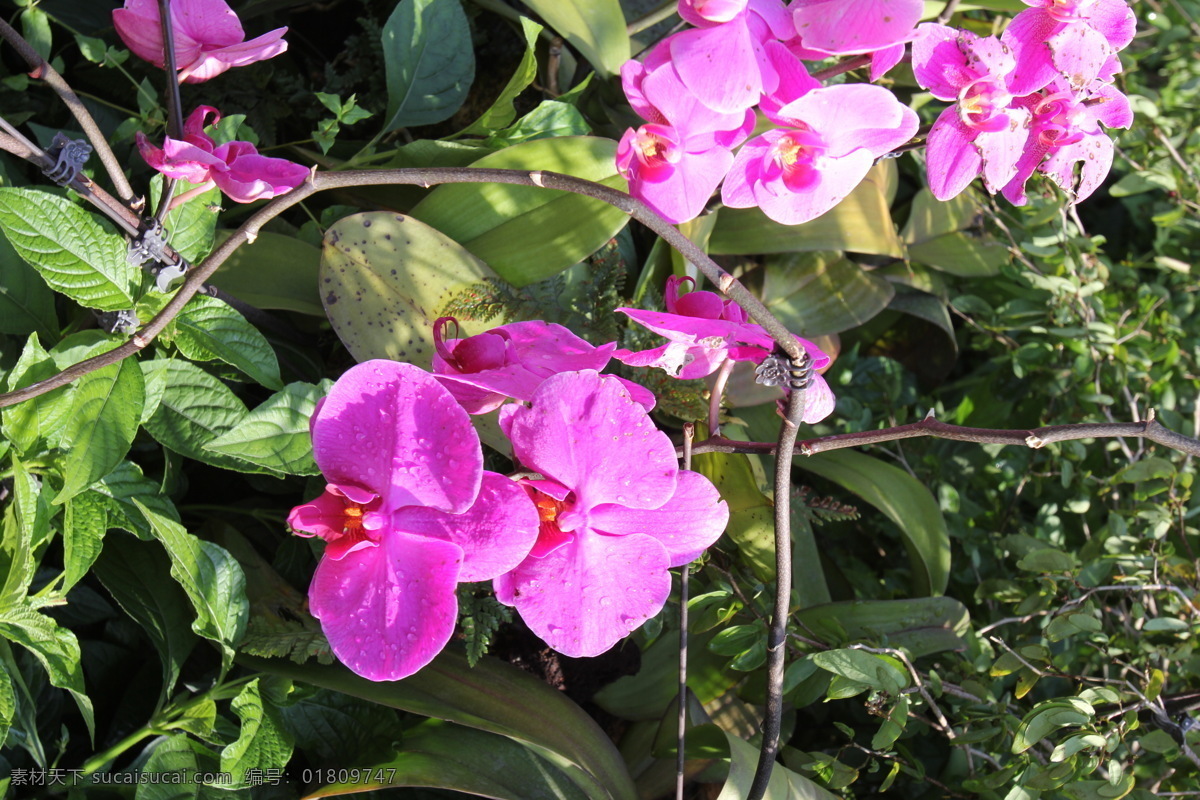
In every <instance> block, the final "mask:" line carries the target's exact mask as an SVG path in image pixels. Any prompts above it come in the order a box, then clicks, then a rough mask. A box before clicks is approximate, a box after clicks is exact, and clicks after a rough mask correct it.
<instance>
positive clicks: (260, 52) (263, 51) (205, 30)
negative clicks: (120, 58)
mask: <svg viewBox="0 0 1200 800" xmlns="http://www.w3.org/2000/svg"><path fill="white" fill-rule="evenodd" d="M113 25H115V26H116V28H117V33H118V34H119V35H120V36H121V39H122V41H124V42H125V44H126V45H127V46H128V47H129V49H130V50H132V51H133V52H134V53H135V54H136V55H137V57H138V58H141V59H143V60H145V61H149V62H150V63H151V64H154V65H155V66H156V67H164V66H165V63H164V59H163V36H162V17H160V16H159V13H158V0H125V7H124V8H118V9H116V10H115V11H113ZM171 33H172V38H173V39H174V41H175V65H176V67H177V68H178V69H179V82H180V83H200V82H202V81H207V80H210V79H212V78H215V77H217V76H218V75H220V74H221V73H222V72H225V71H226V70H228V69H229V68H231V67H244V66H246V65H247V64H252V63H254V62H255V61H265V60H266V59H268V58H274V57H275V56H277V55H279V54H280V53H282V52H284V51H285V50H287V42H285V41H283V38H282V37H283V35H284V34H285V33H287V28H276V29H275V30H273V31H271V32H270V33H265V34H263V35H262V36H259V37H258V38H257V39H252V40H251V41H249V42H247V41H246V33H245V31H243V30H242V23H241V22H240V21H239V20H238V18H237V14H235V13H233V11H232V10H231V9H230V8H229V5H228V4H227V3H226V2H225V0H174V2H172V4H171Z"/></svg>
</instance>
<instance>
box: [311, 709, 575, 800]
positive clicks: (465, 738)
mask: <svg viewBox="0 0 1200 800" xmlns="http://www.w3.org/2000/svg"><path fill="white" fill-rule="evenodd" d="M356 768H357V769H356ZM349 777H350V780H348V781H346V782H342V783H331V784H329V785H327V786H323V787H321V788H320V789H317V790H316V791H315V792H312V793H311V794H309V795H308V797H337V796H340V795H344V794H350V793H352V792H364V791H369V790H371V789H384V788H387V787H388V786H397V787H399V786H424V787H428V788H436V789H449V790H451V791H454V792H461V793H463V794H469V795H475V796H478V797H493V798H497V799H498V800H587V797H588V795H587V794H586V793H585V792H584V791H583V790H582V789H580V788H578V787H577V786H575V785H574V784H573V783H571V781H570V780H569V779H568V778H567V777H566V776H565V775H564V774H563V773H562V772H561V771H560V770H558V769H557V768H556V767H555V766H554V765H553V763H551V762H548V761H547V760H546V759H544V758H542V757H540V756H539V755H537V753H536V752H534V750H533V749H532V748H529V747H526V746H524V745H522V744H520V743H518V742H515V741H513V740H512V739H509V738H507V737H505V736H500V735H497V734H494V733H487V732H486V731H480V730H473V729H471V728H466V727H463V726H461V725H455V724H453V723H450V722H444V721H443V720H440V719H430V720H425V721H424V722H422V723H421V724H420V725H417V726H416V727H415V728H409V729H407V730H406V731H405V732H404V745H403V748H402V749H401V752H399V753H397V754H396V756H395V758H393V759H391V760H388V761H384V762H380V763H366V764H364V763H356V762H355V763H352V764H351V765H350V773H349Z"/></svg>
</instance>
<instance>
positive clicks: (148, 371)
mask: <svg viewBox="0 0 1200 800" xmlns="http://www.w3.org/2000/svg"><path fill="white" fill-rule="evenodd" d="M138 366H139V367H141V368H142V383H143V385H144V387H145V390H146V401H145V402H144V403H143V404H142V418H141V420H139V422H140V424H142V425H145V424H146V423H147V422H148V421H149V420H150V418H151V417H153V416H154V415H155V414H156V413H157V412H158V404H159V403H161V402H162V397H163V392H165V391H166V390H167V372H168V370H169V369H170V366H171V359H169V358H154V359H150V360H147V361H138Z"/></svg>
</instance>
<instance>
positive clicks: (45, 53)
mask: <svg viewBox="0 0 1200 800" xmlns="http://www.w3.org/2000/svg"><path fill="white" fill-rule="evenodd" d="M21 33H22V34H24V36H25V40H26V41H27V42H29V44H31V45H32V46H33V49H34V50H36V51H37V54H38V55H39V56H41V57H42V58H44V59H46V60H47V61H49V60H50V47H51V43H52V36H51V33H50V17H49V16H48V15H47V14H46V12H45V11H42V10H41V9H40V8H38V7H37V6H36V5H30V6H28V7H27V8H26V9H25V10H24V11H22V12H21Z"/></svg>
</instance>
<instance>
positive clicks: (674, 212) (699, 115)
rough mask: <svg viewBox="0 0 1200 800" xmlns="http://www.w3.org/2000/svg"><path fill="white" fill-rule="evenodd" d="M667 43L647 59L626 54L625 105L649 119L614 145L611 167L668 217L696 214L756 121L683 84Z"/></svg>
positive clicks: (623, 73)
mask: <svg viewBox="0 0 1200 800" xmlns="http://www.w3.org/2000/svg"><path fill="white" fill-rule="evenodd" d="M667 53H668V51H667V48H666V47H663V46H660V47H658V48H656V49H655V50H654V51H652V52H651V54H650V56H649V57H648V58H647V60H646V63H645V64H640V63H638V62H637V61H627V62H625V64H624V65H623V66H622V68H621V82H622V84H623V85H624V87H625V94H626V96H627V97H628V98H629V102H630V105H631V106H632V107H633V108H634V110H635V111H637V112H638V113H639V114H640V115H641V116H642V117H643V118H644V119H647V120H649V123H648V124H646V125H643V126H642V127H640V128H638V129H637V130H636V131H635V130H632V129H630V130H628V131H626V132H625V135H624V136H622V137H621V141H620V143H619V144H618V145H617V169H618V171H619V172H620V173H621V175H622V176H623V177H624V178H625V179H626V180H627V181H628V182H629V193H630V194H632V195H633V196H634V197H636V198H637V199H639V200H641V201H642V202H643V203H645V204H646V205H648V206H650V207H651V208H653V209H654V210H655V211H657V212H658V213H659V214H660V215H661V216H662V217H664V218H665V219H667V220H668V221H670V222H684V221H686V220H689V219H694V218H695V217H697V216H699V215H700V212H702V211H703V210H704V206H705V204H706V203H707V202H708V201H709V199H711V198H712V195H713V192H715V191H716V190H717V187H718V186H719V185H720V184H721V180H722V179H723V178H724V177H725V173H726V172H728V171H729V167H730V165H731V164H733V148H735V147H737V146H738V145H739V144H741V143H742V142H743V141H745V140H746V137H747V136H749V135H750V131H751V130H752V129H753V128H754V112H753V111H751V110H750V109H746V110H743V111H735V112H731V113H725V112H720V111H713V110H712V109H711V108H709V107H708V106H706V105H704V104H703V103H701V102H700V101H699V100H698V99H697V98H696V97H695V95H693V94H692V93H691V92H690V91H688V89H687V87H686V86H684V84H683V82H682V81H681V80H680V78H679V75H678V73H677V72H676V70H675V67H674V65H673V64H672V63H671V62H670V60H669V56H668V54H667Z"/></svg>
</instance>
